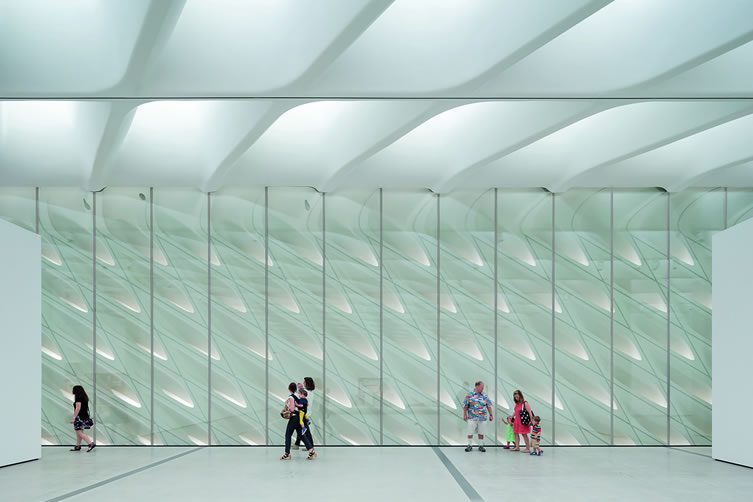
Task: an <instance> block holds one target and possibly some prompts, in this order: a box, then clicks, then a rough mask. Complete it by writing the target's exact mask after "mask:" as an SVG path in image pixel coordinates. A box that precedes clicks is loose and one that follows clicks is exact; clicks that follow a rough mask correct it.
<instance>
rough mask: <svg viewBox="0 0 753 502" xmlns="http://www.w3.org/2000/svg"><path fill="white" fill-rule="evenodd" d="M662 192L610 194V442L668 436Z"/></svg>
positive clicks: (664, 201) (636, 441)
mask: <svg viewBox="0 0 753 502" xmlns="http://www.w3.org/2000/svg"><path fill="white" fill-rule="evenodd" d="M666 222H667V196H666V194H665V193H663V192H659V191H658V190H645V191H619V190H618V191H615V193H614V307H615V312H614V399H615V409H614V415H615V417H614V442H615V444H618V445H644V444H665V443H666V440H667V392H666V390H667V297H666V286H667V282H666V280H667V223H666Z"/></svg>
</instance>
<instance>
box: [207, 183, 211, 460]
mask: <svg viewBox="0 0 753 502" xmlns="http://www.w3.org/2000/svg"><path fill="white" fill-rule="evenodd" d="M207 405H208V406H207V444H208V445H210V446H211V445H212V194H211V193H209V192H207Z"/></svg>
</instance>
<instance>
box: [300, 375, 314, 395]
mask: <svg viewBox="0 0 753 502" xmlns="http://www.w3.org/2000/svg"><path fill="white" fill-rule="evenodd" d="M303 386H304V387H305V388H306V390H307V391H309V392H311V391H312V390H315V389H316V385H315V384H314V379H313V378H311V377H303Z"/></svg>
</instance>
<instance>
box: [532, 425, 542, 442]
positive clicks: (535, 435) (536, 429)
mask: <svg viewBox="0 0 753 502" xmlns="http://www.w3.org/2000/svg"><path fill="white" fill-rule="evenodd" d="M531 439H533V440H534V441H541V424H537V423H534V424H533V426H532V427H531Z"/></svg>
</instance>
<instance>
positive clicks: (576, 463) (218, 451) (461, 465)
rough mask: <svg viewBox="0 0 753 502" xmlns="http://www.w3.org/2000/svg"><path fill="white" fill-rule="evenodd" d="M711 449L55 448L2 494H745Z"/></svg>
mask: <svg viewBox="0 0 753 502" xmlns="http://www.w3.org/2000/svg"><path fill="white" fill-rule="evenodd" d="M710 453H711V450H710V448H554V449H552V448H549V449H547V450H546V452H545V454H544V455H543V456H541V457H531V456H528V455H525V454H522V453H513V452H508V451H505V450H502V449H499V450H496V449H489V450H488V451H487V452H486V453H481V452H478V451H475V450H474V451H473V452H471V453H466V452H464V451H463V449H461V448H441V449H438V448H399V447H398V448H321V449H320V450H319V458H318V459H317V460H315V461H313V462H307V461H306V460H305V459H304V458H305V454H304V452H295V453H294V458H293V460H292V461H288V462H281V461H280V460H278V459H279V456H280V449H278V448H191V447H187V448H144V447H134V448H126V447H120V448H112V447H110V448H106V447H100V448H97V449H96V450H95V451H94V452H92V453H90V454H87V453H83V452H81V453H71V452H69V451H68V449H67V448H57V447H47V448H44V449H43V450H42V454H43V455H42V459H41V460H39V461H35V462H29V463H26V464H21V465H15V466H10V467H5V468H2V469H0V500H8V501H13V502H21V501H57V500H77V501H89V500H96V501H99V502H103V501H118V500H138V501H140V502H143V501H157V500H159V501H165V500H181V501H206V500H215V501H216V500H259V501H264V500H277V499H281V498H287V497H285V496H284V494H285V493H286V492H293V493H296V494H299V495H301V496H300V497H293V498H295V499H296V500H305V501H318V500H327V501H339V500H343V501H346V500H347V501H351V500H358V501H359V502H364V501H372V500H373V501H377V500H379V501H399V500H411V501H415V502H419V501H422V500H431V501H445V500H447V501H454V500H458V501H464V500H487V501H494V500H500V501H501V500H523V499H526V500H546V499H549V500H577V501H590V500H594V501H596V500H598V501H605V500H652V501H657V500H682V501H683V502H688V501H694V500H703V501H708V500H723V499H725V498H730V499H737V500H745V499H746V498H747V497H749V496H750V494H751V493H753V470H751V469H748V468H744V467H738V466H734V465H729V464H724V463H720V462H716V461H714V460H712V459H711V458H710V457H709V455H710Z"/></svg>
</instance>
